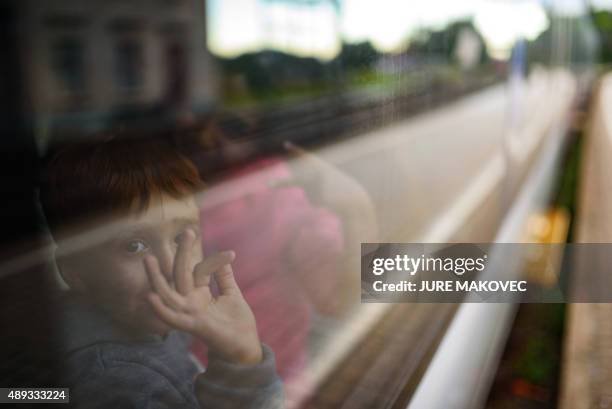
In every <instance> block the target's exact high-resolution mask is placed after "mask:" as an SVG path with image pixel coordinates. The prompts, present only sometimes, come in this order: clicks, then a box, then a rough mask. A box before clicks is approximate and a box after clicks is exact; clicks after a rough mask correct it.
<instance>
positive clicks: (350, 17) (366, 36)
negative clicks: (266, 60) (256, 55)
mask: <svg viewBox="0 0 612 409" xmlns="http://www.w3.org/2000/svg"><path fill="white" fill-rule="evenodd" d="M551 1H553V0H337V2H338V4H339V7H336V6H335V5H334V2H332V1H329V0H293V1H288V0H208V1H207V7H208V27H209V29H208V43H209V47H210V49H211V50H212V51H213V52H214V53H216V54H219V55H224V56H235V55H239V54H241V53H244V52H249V51H256V50H260V49H262V48H272V49H277V50H281V51H286V52H289V53H293V54H297V55H302V56H314V57H317V58H320V59H323V60H325V59H331V58H333V57H334V56H336V55H337V53H338V52H339V51H340V46H341V40H342V39H343V40H344V41H347V42H359V41H366V40H367V41H371V42H372V44H373V45H374V46H375V47H376V48H377V49H379V50H381V51H385V52H389V51H391V52H392V51H395V50H399V49H401V48H402V47H404V46H405V45H406V44H407V42H408V41H409V38H410V34H411V33H413V32H415V31H416V30H418V29H419V28H423V27H430V28H431V27H433V28H443V27H444V26H445V25H446V24H447V23H448V22H449V21H452V20H456V19H460V18H465V17H471V18H473V19H474V22H475V24H476V27H477V29H478V30H479V31H480V32H481V33H482V34H483V36H484V37H485V40H486V42H487V47H488V48H489V51H491V52H492V53H493V54H494V55H495V54H498V55H502V54H503V53H507V52H508V50H509V48H510V47H511V46H512V44H513V43H514V41H515V40H516V39H517V38H519V37H526V38H528V39H531V38H535V37H537V35H539V34H540V33H541V32H542V31H544V30H545V29H546V28H547V27H548V24H549V22H548V18H547V17H546V13H545V11H544V8H543V7H542V3H544V4H546V3H550V2H551ZM591 1H592V2H593V3H595V5H596V6H602V7H607V6H609V7H612V0H591ZM554 3H555V5H556V7H557V9H558V10H560V11H561V12H563V13H565V14H573V13H579V12H580V11H581V10H583V9H584V4H585V3H584V1H583V0H554ZM338 11H340V12H338Z"/></svg>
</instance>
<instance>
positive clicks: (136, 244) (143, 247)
mask: <svg viewBox="0 0 612 409" xmlns="http://www.w3.org/2000/svg"><path fill="white" fill-rule="evenodd" d="M148 249H149V245H148V244H147V243H146V242H145V241H144V240H140V239H135V240H130V241H129V242H128V243H127V244H126V245H125V250H126V251H127V252H128V253H133V254H137V253H142V252H143V251H147V250H148Z"/></svg>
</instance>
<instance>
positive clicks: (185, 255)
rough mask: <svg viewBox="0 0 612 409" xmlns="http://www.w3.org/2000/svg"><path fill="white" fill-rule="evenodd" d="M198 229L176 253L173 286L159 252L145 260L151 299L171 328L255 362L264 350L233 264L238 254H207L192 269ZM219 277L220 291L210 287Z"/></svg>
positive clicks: (218, 351)
mask: <svg viewBox="0 0 612 409" xmlns="http://www.w3.org/2000/svg"><path fill="white" fill-rule="evenodd" d="M195 237H196V236H195V233H194V232H193V231H191V230H189V229H187V230H186V231H185V232H184V233H183V236H182V238H181V240H180V243H179V247H178V250H177V252H176V256H175V260H174V266H173V272H172V273H173V277H174V283H175V286H176V289H173V288H172V287H171V286H170V284H169V283H168V280H167V279H166V278H165V277H164V275H163V274H162V272H161V269H160V266H159V262H158V260H157V258H156V257H155V256H147V257H145V259H144V263H145V268H146V271H147V274H148V276H149V281H150V283H151V287H152V289H153V292H152V293H150V294H149V301H150V302H151V305H152V306H153V309H154V310H155V312H156V313H157V315H158V316H159V318H160V319H161V320H162V321H164V322H165V323H166V324H168V325H169V326H171V327H173V328H176V329H179V330H182V331H185V332H188V333H190V334H192V335H194V336H196V337H198V338H200V339H202V340H203V341H204V342H206V343H207V344H208V346H209V348H210V350H211V353H213V354H215V355H218V356H220V357H221V358H223V359H225V360H227V361H230V362H233V363H239V364H256V363H259V362H260V361H261V359H262V350H261V344H260V341H259V337H258V335H257V327H256V324H255V317H254V316H253V313H252V311H251V309H250V307H249V305H248V304H247V302H246V301H245V299H244V297H243V296H242V292H241V291H240V288H239V287H238V285H237V283H236V281H235V279H234V273H233V271H232V268H231V265H230V263H231V262H232V261H233V259H234V257H235V256H234V253H233V252H224V253H218V254H216V255H214V256H211V257H207V258H206V259H204V261H202V262H201V263H199V264H197V265H196V266H195V268H194V269H193V270H192V269H191V267H190V266H191V251H192V248H193V244H194V243H195ZM211 276H214V277H215V280H216V282H217V285H218V287H219V295H218V296H216V297H215V296H213V294H212V292H211V289H210V281H211Z"/></svg>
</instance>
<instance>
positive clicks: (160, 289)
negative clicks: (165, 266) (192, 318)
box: [144, 256, 185, 311]
mask: <svg viewBox="0 0 612 409" xmlns="http://www.w3.org/2000/svg"><path fill="white" fill-rule="evenodd" d="M144 263H145V269H146V271H147V274H148V276H149V282H150V283H151V287H152V288H153V289H154V290H155V292H156V293H157V294H158V295H159V296H160V297H161V299H162V300H163V302H164V303H166V304H167V305H169V306H170V307H172V308H175V309H177V310H181V311H182V310H184V306H185V303H184V300H183V298H182V297H181V296H180V295H179V294H177V293H176V291H174V290H173V289H172V288H170V285H169V284H168V281H167V280H166V279H165V278H164V276H163V275H162V273H161V270H160V268H159V263H158V262H157V258H155V257H153V256H147V257H145V259H144Z"/></svg>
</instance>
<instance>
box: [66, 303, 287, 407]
mask: <svg viewBox="0 0 612 409" xmlns="http://www.w3.org/2000/svg"><path fill="white" fill-rule="evenodd" d="M64 306H65V308H64V325H63V328H64V330H65V332H64V342H63V346H64V354H65V357H64V362H65V365H66V366H65V371H64V373H65V375H66V378H65V379H64V381H65V382H66V384H67V386H69V387H70V402H71V404H72V406H73V407H77V408H87V409H90V408H91V409H93V408H96V409H102V408H112V409H115V408H117V409H118V408H126V409H145V408H146V409H187V408H189V409H192V408H202V409H213V408H214V409H230V408H240V409H263V408H265V409H280V408H282V407H283V387H282V383H281V381H280V379H279V377H278V375H277V373H276V365H275V362H274V354H273V352H272V351H271V350H270V348H268V347H267V346H265V345H263V352H264V358H263V360H262V362H261V363H259V364H257V365H253V366H246V365H237V364H232V363H230V362H226V361H223V360H220V359H214V358H211V359H210V362H209V365H208V368H207V369H206V371H205V372H201V371H199V370H198V368H197V366H196V364H195V363H194V361H193V360H192V357H191V355H190V353H189V348H188V346H189V337H188V336H187V335H186V334H184V333H181V332H178V331H172V332H170V333H169V334H168V335H167V336H166V337H165V338H164V337H161V336H156V335H150V336H146V337H142V336H141V337H139V338H138V339H136V338H134V336H133V335H130V334H129V333H128V332H127V331H122V330H121V328H120V327H118V326H117V325H115V324H114V323H113V322H112V321H111V320H110V318H109V317H108V316H107V315H105V314H104V313H102V312H100V311H97V310H96V309H95V308H93V307H91V306H88V305H87V304H86V303H85V302H82V301H80V300H77V299H75V298H71V297H67V298H66V299H65V302H64Z"/></svg>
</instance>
